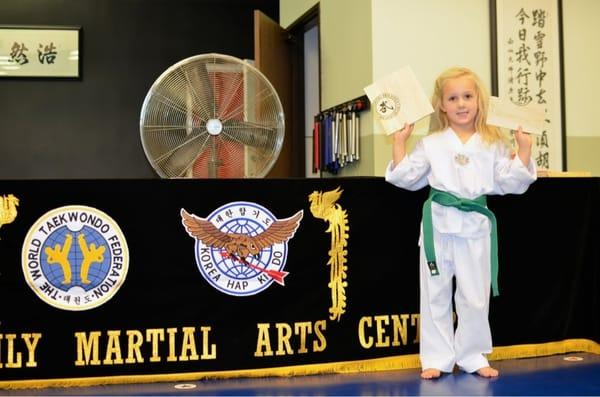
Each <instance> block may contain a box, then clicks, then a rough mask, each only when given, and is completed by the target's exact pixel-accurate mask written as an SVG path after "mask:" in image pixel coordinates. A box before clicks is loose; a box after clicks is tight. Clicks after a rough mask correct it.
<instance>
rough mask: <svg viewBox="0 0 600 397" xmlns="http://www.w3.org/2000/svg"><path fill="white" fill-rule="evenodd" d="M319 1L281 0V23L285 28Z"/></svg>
mask: <svg viewBox="0 0 600 397" xmlns="http://www.w3.org/2000/svg"><path fill="white" fill-rule="evenodd" d="M318 2H319V0H279V24H280V25H281V26H283V27H284V28H287V27H289V26H290V25H291V24H292V23H294V21H295V20H296V19H298V18H299V17H300V16H302V14H304V13H305V12H306V11H308V10H310V9H311V8H312V7H313V6H314V5H315V4H317V3H318Z"/></svg>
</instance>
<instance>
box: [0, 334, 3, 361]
mask: <svg viewBox="0 0 600 397" xmlns="http://www.w3.org/2000/svg"><path fill="white" fill-rule="evenodd" d="M2 339H4V334H0V342H1V341H2ZM1 346H2V343H0V347H1ZM0 353H2V349H1V348H0ZM2 367H4V364H2V361H0V368H2Z"/></svg>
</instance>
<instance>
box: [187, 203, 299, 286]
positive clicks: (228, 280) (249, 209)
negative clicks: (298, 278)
mask: <svg viewBox="0 0 600 397" xmlns="http://www.w3.org/2000/svg"><path fill="white" fill-rule="evenodd" d="M302 216H303V211H302V210H300V211H298V212H297V213H296V214H295V215H293V216H291V217H289V218H286V219H277V218H275V216H273V214H272V213H271V212H269V211H268V210H267V209H266V208H264V207H262V206H260V205H258V204H255V203H250V202H242V201H240V202H233V203H229V204H226V205H224V206H222V207H220V208H218V209H216V210H215V211H213V212H212V213H211V214H210V215H209V216H208V217H207V218H206V219H204V218H200V217H198V216H196V215H192V214H189V213H188V212H187V211H186V210H185V209H183V208H182V209H181V219H182V223H183V226H184V227H185V230H186V231H187V232H188V234H189V235H190V236H191V237H193V238H194V239H195V240H196V245H195V254H196V263H197V265H198V269H199V270H200V273H201V274H202V276H203V277H204V278H205V279H206V281H208V283H209V284H210V285H212V286H213V287H214V288H216V289H217V290H219V291H221V292H223V293H226V294H228V295H233V296H248V295H255V294H257V293H259V292H261V291H263V290H265V289H266V288H267V287H269V286H270V285H271V284H272V283H273V281H275V282H277V283H278V284H281V285H284V280H283V279H284V277H285V276H287V275H288V272H285V271H284V270H283V269H284V267H285V263H286V260H287V251H288V249H287V242H288V240H289V239H291V238H292V237H293V236H294V233H295V232H296V229H298V226H299V225H300V220H301V219H302Z"/></svg>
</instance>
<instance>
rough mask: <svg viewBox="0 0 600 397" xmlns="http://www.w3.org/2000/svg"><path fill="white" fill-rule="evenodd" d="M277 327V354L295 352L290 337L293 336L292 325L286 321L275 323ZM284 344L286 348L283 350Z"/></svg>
mask: <svg viewBox="0 0 600 397" xmlns="http://www.w3.org/2000/svg"><path fill="white" fill-rule="evenodd" d="M275 327H277V340H278V344H277V351H276V352H275V355H277V356H283V355H285V354H286V353H287V354H294V351H293V350H292V346H291V345H290V338H291V337H292V327H290V326H289V324H286V323H277V324H275ZM284 345H285V350H283V348H284Z"/></svg>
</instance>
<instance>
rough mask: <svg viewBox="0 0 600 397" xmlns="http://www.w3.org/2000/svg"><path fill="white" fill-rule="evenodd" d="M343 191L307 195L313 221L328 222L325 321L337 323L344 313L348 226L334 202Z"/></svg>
mask: <svg viewBox="0 0 600 397" xmlns="http://www.w3.org/2000/svg"><path fill="white" fill-rule="evenodd" d="M342 192H343V190H340V187H339V186H338V188H337V189H335V190H330V191H328V192H324V193H323V192H320V191H314V192H312V193H311V194H310V195H309V196H308V200H309V201H310V212H311V213H312V214H313V216H314V217H315V218H319V219H323V220H324V221H325V222H328V223H329V227H328V228H327V230H326V232H327V233H330V234H331V248H330V250H329V261H328V262H327V265H328V266H330V269H329V273H330V281H329V284H328V285H327V286H328V287H329V289H330V290H331V307H330V308H329V318H330V319H331V320H337V321H340V318H341V317H342V314H344V313H345V312H346V287H347V286H348V282H347V281H346V277H347V275H346V271H347V270H348V266H347V265H346V263H347V262H348V260H347V259H346V256H347V255H348V250H347V249H346V247H347V246H348V237H349V234H348V232H349V230H350V227H349V226H348V214H347V212H346V210H344V209H343V208H342V207H341V206H340V205H339V204H337V203H336V202H337V200H338V199H339V198H340V196H341V195H342Z"/></svg>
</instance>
